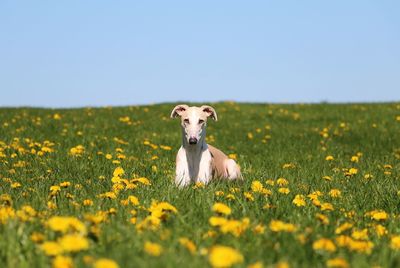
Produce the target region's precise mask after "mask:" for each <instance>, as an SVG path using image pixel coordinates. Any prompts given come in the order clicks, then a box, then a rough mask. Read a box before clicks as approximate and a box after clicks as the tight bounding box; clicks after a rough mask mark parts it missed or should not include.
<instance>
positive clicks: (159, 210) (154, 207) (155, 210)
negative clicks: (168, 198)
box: [149, 201, 178, 219]
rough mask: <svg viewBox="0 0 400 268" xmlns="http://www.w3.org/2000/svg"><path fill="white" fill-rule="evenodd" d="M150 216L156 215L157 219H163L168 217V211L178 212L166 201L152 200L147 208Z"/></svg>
mask: <svg viewBox="0 0 400 268" xmlns="http://www.w3.org/2000/svg"><path fill="white" fill-rule="evenodd" d="M149 211H150V212H151V216H153V217H157V218H159V219H165V218H167V217H168V213H169V212H172V213H175V214H176V213H178V210H177V209H176V208H175V207H174V206H173V205H171V204H170V203H168V202H157V201H153V202H152V203H151V206H150V208H149Z"/></svg>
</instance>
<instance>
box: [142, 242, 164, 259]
mask: <svg viewBox="0 0 400 268" xmlns="http://www.w3.org/2000/svg"><path fill="white" fill-rule="evenodd" d="M144 251H145V252H146V253H147V254H149V255H152V256H160V255H161V253H162V252H163V249H162V247H161V245H159V244H157V243H152V242H149V241H146V242H145V243H144Z"/></svg>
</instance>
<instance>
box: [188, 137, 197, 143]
mask: <svg viewBox="0 0 400 268" xmlns="http://www.w3.org/2000/svg"><path fill="white" fill-rule="evenodd" d="M189 143H190V144H197V139H196V138H189Z"/></svg>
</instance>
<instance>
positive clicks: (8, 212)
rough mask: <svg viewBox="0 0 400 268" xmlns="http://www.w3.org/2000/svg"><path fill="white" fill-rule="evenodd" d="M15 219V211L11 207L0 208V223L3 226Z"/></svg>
mask: <svg viewBox="0 0 400 268" xmlns="http://www.w3.org/2000/svg"><path fill="white" fill-rule="evenodd" d="M13 218H15V211H14V209H13V208H12V207H0V223H1V224H5V223H6V222H7V221H8V220H10V219H13Z"/></svg>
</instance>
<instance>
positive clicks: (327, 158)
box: [325, 155, 334, 161]
mask: <svg viewBox="0 0 400 268" xmlns="http://www.w3.org/2000/svg"><path fill="white" fill-rule="evenodd" d="M325 160H326V161H332V160H334V158H333V156H331V155H328V156H327V157H325Z"/></svg>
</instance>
